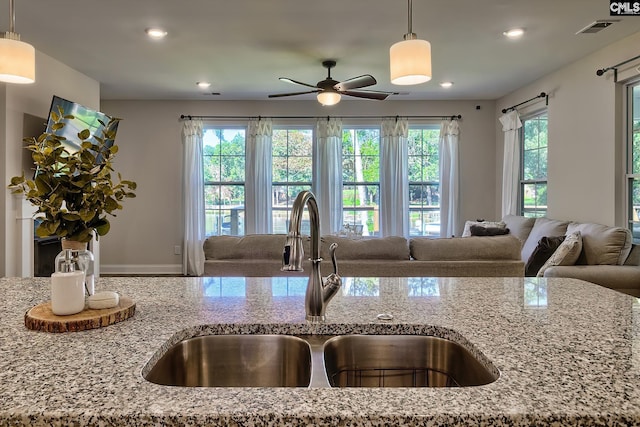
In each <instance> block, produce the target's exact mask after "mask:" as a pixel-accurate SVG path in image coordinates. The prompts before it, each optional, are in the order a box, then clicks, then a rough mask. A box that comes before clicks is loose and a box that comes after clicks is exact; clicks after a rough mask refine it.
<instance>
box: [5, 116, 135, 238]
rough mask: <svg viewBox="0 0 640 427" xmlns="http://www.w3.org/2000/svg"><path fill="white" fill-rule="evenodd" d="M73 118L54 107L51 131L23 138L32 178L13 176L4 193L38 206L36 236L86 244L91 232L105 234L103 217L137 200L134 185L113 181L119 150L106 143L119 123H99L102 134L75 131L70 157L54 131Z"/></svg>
mask: <svg viewBox="0 0 640 427" xmlns="http://www.w3.org/2000/svg"><path fill="white" fill-rule="evenodd" d="M73 118H74V117H73V116H72V115H70V114H67V115H65V114H64V111H63V110H62V108H60V107H58V111H57V112H55V111H53V112H52V113H51V119H52V121H53V126H52V128H51V132H45V133H43V134H41V135H40V136H39V137H37V138H35V137H32V138H25V139H24V142H25V143H26V144H27V146H26V149H28V150H29V151H31V157H32V158H33V161H34V163H35V167H36V172H35V175H34V178H33V179H27V178H25V176H24V173H23V174H22V176H14V177H13V178H11V183H10V184H9V186H8V188H10V189H11V190H12V192H13V193H17V194H21V193H22V194H24V195H25V197H26V199H27V200H28V201H29V202H31V203H32V204H33V205H34V206H37V208H38V210H37V211H36V213H35V217H38V218H41V219H42V222H41V223H40V225H39V226H38V227H37V228H36V231H35V232H36V235H37V236H39V237H47V236H58V237H64V238H66V239H68V240H75V241H79V242H89V241H90V240H91V238H92V236H93V235H94V233H95V235H96V237H97V236H104V235H105V234H107V233H108V232H109V229H110V224H109V220H108V218H107V215H111V216H116V215H115V213H114V212H115V211H116V210H118V209H122V205H121V204H120V202H121V201H122V200H124V199H125V198H132V197H135V196H136V195H135V193H134V190H135V189H136V183H135V182H133V181H127V180H123V179H122V177H121V176H120V174H119V173H118V174H117V177H118V178H117V181H116V182H114V180H113V179H112V173H113V172H114V170H113V167H112V161H113V158H114V156H115V155H116V153H117V152H118V146H117V145H115V144H114V145H112V146H111V147H109V146H108V144H107V141H109V140H113V139H114V138H115V131H114V130H113V125H114V124H115V122H116V121H118V120H119V119H116V118H112V119H110V121H109V123H107V124H105V123H103V122H100V123H101V125H102V129H104V130H103V131H102V133H101V135H91V133H90V131H89V130H88V129H85V130H83V131H81V132H79V133H78V134H77V137H78V141H70V142H72V143H73V144H76V145H78V146H79V149H78V150H77V151H73V152H72V151H70V150H68V149H67V148H66V146H65V144H64V141H66V138H65V137H62V136H59V135H56V134H55V133H53V132H55V131H57V130H59V129H62V128H63V127H64V126H65V123H64V120H65V119H73ZM92 137H93V138H92ZM92 141H93V142H92Z"/></svg>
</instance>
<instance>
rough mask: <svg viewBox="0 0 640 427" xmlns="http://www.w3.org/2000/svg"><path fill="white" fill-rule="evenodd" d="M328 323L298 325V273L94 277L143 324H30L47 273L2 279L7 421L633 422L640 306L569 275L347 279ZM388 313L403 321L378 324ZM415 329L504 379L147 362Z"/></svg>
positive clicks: (1, 402)
mask: <svg viewBox="0 0 640 427" xmlns="http://www.w3.org/2000/svg"><path fill="white" fill-rule="evenodd" d="M344 282H345V283H344V286H343V290H342V292H341V293H339V294H338V295H337V296H336V297H335V298H334V300H333V301H332V302H331V303H330V304H329V307H328V309H327V321H326V322H325V323H324V324H321V325H311V324H308V323H307V322H306V321H305V320H304V303H303V301H304V288H305V286H306V279H305V278H273V279H271V278H246V279H245V278H161V277H154V278H151V277H149V278H146V277H145V278H101V279H100V280H99V282H98V285H97V288H98V290H106V289H109V290H116V291H118V292H120V293H121V294H122V295H126V296H128V297H131V298H132V299H133V300H134V301H136V304H137V307H136V314H135V316H134V317H132V318H130V319H128V320H126V321H123V322H121V323H117V324H114V325H111V326H108V327H105V328H101V329H94V330H89V331H83V332H70V333H62V334H52V333H46V332H36V331H31V330H28V329H26V328H25V326H24V314H25V312H26V311H27V310H28V309H29V308H31V307H33V306H35V305H37V304H39V303H41V302H44V301H46V300H48V299H49V279H47V278H36V279H11V278H4V279H0V292H2V294H3V298H2V299H1V300H0V313H2V314H1V315H0V316H1V317H0V319H1V320H2V329H1V330H0V424H1V425H12V426H17V425H35V426H44V425H52V424H71V423H73V424H74V425H96V424H100V425H129V426H147V425H168V426H171V425H204V424H207V425H225V426H226V425H240V426H247V425H283V424H286V425H300V426H302V425H305V426H306V425H327V426H328V425H349V426H382V425H425V426H427V425H428V426H436V425H443V426H444V425H447V426H457V425H460V426H462V425H465V426H466V425H483V426H489V425H496V426H501V425H514V426H524V425H547V424H553V423H556V424H553V425H575V426H578V425H580V426H596V425H597V426H605V425H611V426H613V425H640V303H639V302H638V300H637V299H636V298H633V297H630V296H627V295H624V294H621V293H617V292H615V291H612V290H609V289H605V288H602V287H599V286H596V285H592V284H589V283H586V282H582V281H579V280H573V279H535V278H534V279H528V278H456V279H453V278H423V279H419V278H418V279H416V278H382V279H345V281H344ZM379 313H391V314H393V316H394V319H393V320H392V321H390V322H381V321H379V320H377V319H376V316H377V314H379ZM234 332H237V333H286V334H309V333H319V334H345V333H398V334H401V333H410V334H433V335H440V336H449V337H451V336H453V337H454V338H455V339H458V340H462V341H466V343H467V344H468V345H470V346H472V347H473V350H474V351H476V352H480V353H481V354H482V355H484V356H486V358H488V359H489V360H490V361H491V362H492V363H493V364H494V365H495V367H497V368H498V369H499V370H500V378H499V379H498V380H497V381H496V382H494V383H491V384H488V385H485V386H480V387H465V388H395V389H392V388H385V389H372V388H348V389H337V388H214V387H210V388H183V387H169V386H161V385H156V384H153V383H150V382H148V381H146V380H145V379H144V378H143V377H142V372H143V370H145V366H146V364H147V362H148V361H149V360H150V359H152V358H157V357H158V356H159V352H161V351H163V349H166V348H167V347H168V346H169V345H170V344H171V343H173V342H177V341H178V340H180V339H182V338H186V337H190V336H195V335H203V334H209V333H234Z"/></svg>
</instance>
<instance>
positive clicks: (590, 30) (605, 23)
mask: <svg viewBox="0 0 640 427" xmlns="http://www.w3.org/2000/svg"><path fill="white" fill-rule="evenodd" d="M616 22H620V20H619V19H608V20H599V21H595V22H592V23H591V24H589V25H587V26H586V27H584V28H583V29H581V30H580V31H578V32H577V33H576V34H594V33H597V32H600V31H602V30H604V29H605V28H607V27H609V26H611V25H613V24H614V23H616Z"/></svg>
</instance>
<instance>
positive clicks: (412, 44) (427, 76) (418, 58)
mask: <svg viewBox="0 0 640 427" xmlns="http://www.w3.org/2000/svg"><path fill="white" fill-rule="evenodd" d="M408 2H409V30H408V32H407V34H405V35H404V40H403V41H401V42H398V43H395V44H394V45H393V46H391V48H390V49H389V68H390V72H391V73H390V74H391V83H393V84H396V85H415V84H420V83H425V82H428V81H429V80H431V75H432V73H431V43H429V42H428V41H426V40H420V39H418V38H417V36H416V35H415V34H414V33H413V31H412V29H411V15H412V3H411V0H408Z"/></svg>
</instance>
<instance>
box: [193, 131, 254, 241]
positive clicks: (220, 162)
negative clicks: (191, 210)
mask: <svg viewBox="0 0 640 427" xmlns="http://www.w3.org/2000/svg"><path fill="white" fill-rule="evenodd" d="M244 149H245V129H238V128H215V127H208V128H205V130H204V135H203V147H202V150H203V153H202V158H203V167H204V204H205V233H206V235H207V236H211V235H221V234H230V235H244V176H245V175H244V163H245V156H244Z"/></svg>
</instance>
